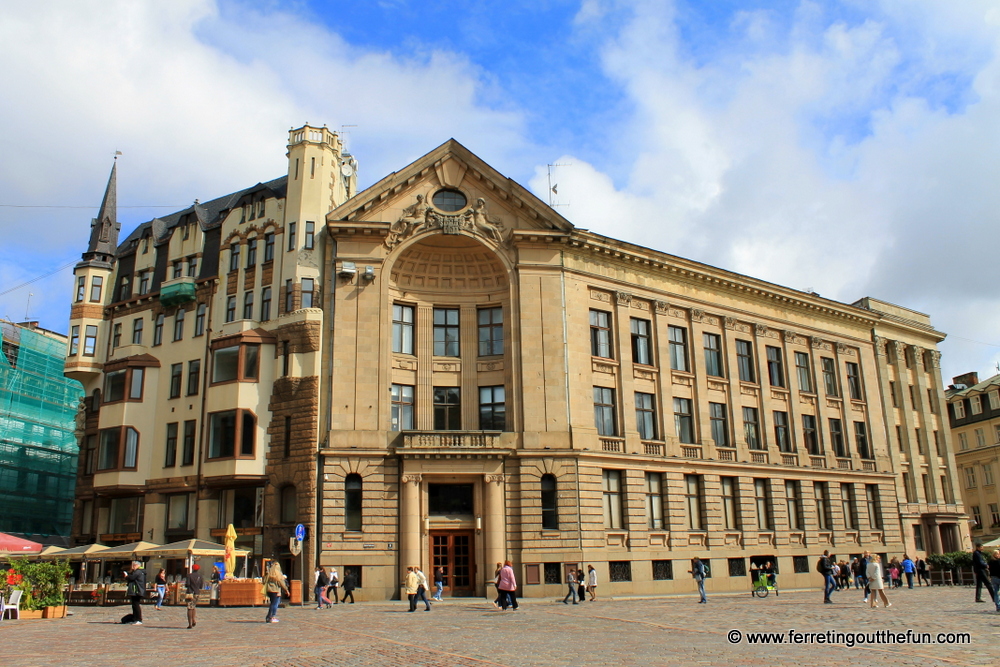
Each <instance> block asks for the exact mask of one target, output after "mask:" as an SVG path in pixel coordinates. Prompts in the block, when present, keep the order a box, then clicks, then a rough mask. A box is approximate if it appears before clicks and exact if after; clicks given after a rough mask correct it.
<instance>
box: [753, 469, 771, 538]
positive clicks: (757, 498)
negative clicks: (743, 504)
mask: <svg viewBox="0 0 1000 667" xmlns="http://www.w3.org/2000/svg"><path fill="white" fill-rule="evenodd" d="M753 492H754V502H755V504H756V507H757V527H758V528H759V529H760V530H773V529H774V521H773V520H772V519H771V488H770V486H769V484H768V481H767V480H766V479H755V480H754V481H753Z"/></svg>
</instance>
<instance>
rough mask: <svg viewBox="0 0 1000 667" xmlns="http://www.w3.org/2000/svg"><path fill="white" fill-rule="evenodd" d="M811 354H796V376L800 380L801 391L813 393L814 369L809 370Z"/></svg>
mask: <svg viewBox="0 0 1000 667" xmlns="http://www.w3.org/2000/svg"><path fill="white" fill-rule="evenodd" d="M809 366H810V364H809V354H808V353H807V352H796V353H795V375H796V376H797V377H798V378H799V391H804V392H806V393H812V391H813V384H812V369H811V368H809Z"/></svg>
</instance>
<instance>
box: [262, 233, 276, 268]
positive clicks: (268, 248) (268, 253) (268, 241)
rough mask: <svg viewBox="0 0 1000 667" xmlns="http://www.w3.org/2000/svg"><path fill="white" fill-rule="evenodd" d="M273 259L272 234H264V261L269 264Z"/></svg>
mask: <svg viewBox="0 0 1000 667" xmlns="http://www.w3.org/2000/svg"><path fill="white" fill-rule="evenodd" d="M273 259H274V232H268V233H266V234H264V261H265V262H270V261H272V260H273Z"/></svg>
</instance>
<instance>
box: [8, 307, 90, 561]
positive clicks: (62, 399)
mask: <svg viewBox="0 0 1000 667" xmlns="http://www.w3.org/2000/svg"><path fill="white" fill-rule="evenodd" d="M0 348H2V354H0V507H3V511H2V512H0V532H3V533H14V534H17V535H21V536H24V537H29V538H30V539H33V540H34V541H37V542H42V543H44V544H55V545H58V546H66V544H67V541H68V540H69V537H70V529H71V524H72V519H73V500H74V485H75V484H76V471H77V438H76V428H77V421H76V418H77V416H78V414H79V413H78V409H79V403H80V399H81V398H82V397H83V387H81V386H80V383H79V382H76V381H75V380H70V379H68V378H66V377H65V376H64V375H63V361H64V358H65V357H64V355H65V352H66V336H63V335H61V334H58V333H55V332H53V331H48V330H46V329H42V328H41V327H39V326H38V323H37V322H22V323H20V324H15V323H13V322H0Z"/></svg>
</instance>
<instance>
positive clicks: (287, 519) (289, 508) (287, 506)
mask: <svg viewBox="0 0 1000 667" xmlns="http://www.w3.org/2000/svg"><path fill="white" fill-rule="evenodd" d="M280 505H281V523H287V524H293V523H295V522H296V521H297V520H298V516H299V496H298V494H297V493H296V492H295V487H294V486H291V485H289V486H286V487H284V488H283V489H281V501H280ZM344 577H345V578H346V577H347V568H346V567H345V568H344Z"/></svg>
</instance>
